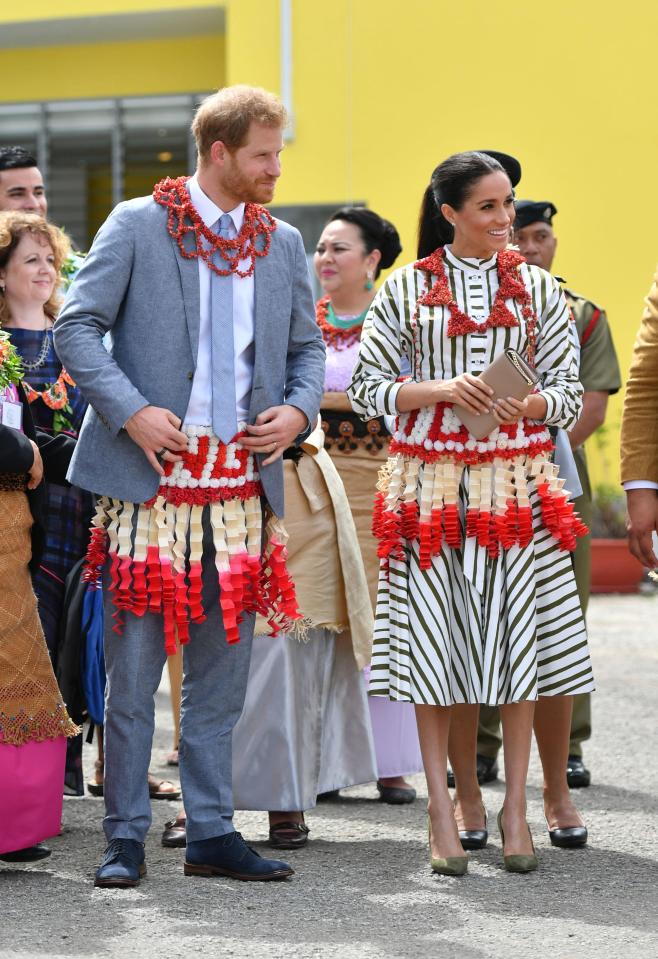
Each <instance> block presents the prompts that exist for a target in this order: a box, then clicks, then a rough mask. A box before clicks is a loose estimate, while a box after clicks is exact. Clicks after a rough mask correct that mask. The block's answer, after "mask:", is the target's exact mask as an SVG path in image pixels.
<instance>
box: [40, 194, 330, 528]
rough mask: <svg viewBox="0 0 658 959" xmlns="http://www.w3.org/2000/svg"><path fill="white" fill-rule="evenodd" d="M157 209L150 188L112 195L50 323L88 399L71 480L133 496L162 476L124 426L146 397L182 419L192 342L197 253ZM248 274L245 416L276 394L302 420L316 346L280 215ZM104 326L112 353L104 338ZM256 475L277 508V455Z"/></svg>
mask: <svg viewBox="0 0 658 959" xmlns="http://www.w3.org/2000/svg"><path fill="white" fill-rule="evenodd" d="M166 220H167V212H166V210H165V209H164V208H163V207H161V206H159V205H158V204H156V203H155V201H154V200H153V199H152V197H142V198H140V199H137V200H130V201H128V202H125V203H120V204H119V205H118V206H117V207H116V209H115V210H114V211H113V212H112V213H111V215H110V216H109V217H108V219H107V220H106V222H105V223H104V224H103V226H102V227H101V229H100V230H99V232H98V234H97V236H96V239H95V240H94V243H93V246H92V248H91V251H90V253H89V255H88V256H87V258H86V260H85V262H84V265H83V266H82V267H81V269H80V270H79V272H78V274H77V275H76V278H75V280H74V282H73V284H72V285H71V287H70V289H69V292H68V295H67V297H66V301H65V303H64V307H63V309H62V312H61V315H60V317H59V319H58V320H57V323H56V324H55V334H54V335H55V348H56V350H57V353H58V354H59V357H60V359H61V361H62V363H63V365H64V367H65V368H66V369H67V371H68V372H69V373H70V375H71V376H72V377H73V379H74V380H75V381H76V383H77V385H78V386H79V388H80V389H81V391H82V393H83V395H84V396H85V398H86V399H87V400H88V402H89V404H90V407H89V409H88V411H87V415H86V416H85V420H84V423H83V425H82V430H81V433H80V438H79V440H78V444H77V448H76V451H75V454H74V457H73V460H72V462H71V468H70V471H69V479H70V480H71V482H72V483H75V484H76V485H77V486H81V487H82V488H83V489H88V490H91V491H92V492H94V493H99V494H103V495H105V496H112V497H115V498H117V499H122V500H128V501H131V502H136V503H141V502H144V501H145V500H148V499H150V498H151V497H152V496H153V495H154V494H155V493H156V491H157V488H158V483H159V477H158V475H157V474H156V472H155V471H154V470H153V469H152V467H151V466H150V464H149V462H148V460H147V459H146V457H145V455H144V453H143V452H142V450H141V449H140V448H139V447H138V446H137V445H136V444H135V443H133V441H132V440H131V439H130V437H129V436H128V434H127V433H126V431H125V430H124V429H123V426H124V424H125V423H126V422H127V420H128V419H130V417H131V416H132V415H133V413H136V412H137V410H139V409H141V408H142V407H144V406H146V405H147V404H151V405H153V406H161V407H165V408H167V409H170V410H172V412H174V413H175V414H176V415H177V416H179V417H180V418H181V420H182V419H183V418H184V416H185V413H186V411H187V406H188V402H189V398H190V392H191V389H192V379H193V376H194V369H195V364H196V356H197V352H198V346H199V322H200V313H199V267H198V261H197V259H196V258H193V259H186V258H185V257H183V256H182V255H181V253H180V250H179V249H178V245H177V243H176V241H175V240H173V239H172V238H171V236H170V235H169V233H168V232H167V228H166ZM189 239H192V238H190V237H188V240H189ZM190 245H191V244H190ZM254 280H255V286H254V289H255V306H254V340H255V342H254V347H255V356H254V375H253V388H252V394H251V406H250V410H249V422H250V423H253V422H254V420H255V418H256V416H257V415H258V414H259V413H260V412H262V411H263V410H265V409H267V408H268V407H270V406H278V405H280V404H282V403H284V402H285V403H290V404H292V405H294V406H297V407H299V409H300V410H302V411H303V412H304V413H305V414H306V416H307V417H308V421H309V424H310V426H309V429H310V428H312V427H314V426H315V423H316V419H317V415H318V411H319V407H320V401H321V397H322V391H323V384H324V359H325V350H324V343H323V340H322V336H321V333H320V331H319V329H318V327H317V324H316V322H315V311H314V305H313V296H312V293H311V287H310V283H309V276H308V266H307V263H306V257H305V254H304V247H303V244H302V239H301V236H300V234H299V232H298V231H297V230H295V229H294V228H293V227H291V226H290V225H289V224H287V223H283V222H281V221H280V220H278V221H277V229H276V231H275V232H274V233H273V234H272V242H271V247H270V252H269V254H268V255H267V256H266V257H259V258H258V259H257V260H256V267H255V273H254ZM108 332H110V333H111V339H112V346H111V349H110V351H109V352H108V350H106V349H105V346H104V345H103V337H104V336H105V334H106V333H108ZM303 435H305V434H302V436H303ZM300 438H301V437H300ZM265 458H266V457H265ZM260 459H261V460H262V459H263V457H260ZM261 480H262V483H263V487H264V490H265V495H266V498H267V500H268V502H269V504H270V506H271V507H272V509H273V510H274V512H275V513H276V514H277V515H279V516H282V515H283V469H282V464H281V460H280V459H279V460H277V461H276V462H275V463H273V464H271V465H270V466H267V467H262V466H261Z"/></svg>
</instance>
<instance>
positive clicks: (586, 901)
mask: <svg viewBox="0 0 658 959" xmlns="http://www.w3.org/2000/svg"><path fill="white" fill-rule="evenodd" d="M589 628H590V637H591V644H592V650H593V657H594V666H595V672H596V677H597V683H598V692H597V693H596V694H595V707H594V708H595V714H594V721H595V735H594V739H593V741H592V742H591V744H589V745H588V746H587V750H586V759H587V762H588V765H589V766H590V768H591V769H592V773H593V785H592V787H590V788H589V789H586V790H581V791H580V792H579V793H577V798H578V801H579V804H580V808H581V809H582V812H583V814H584V816H585V819H586V821H587V824H588V826H589V830H590V845H589V846H588V847H587V849H585V850H582V851H567V850H558V849H553V848H552V847H551V846H550V844H549V842H548V836H547V834H546V827H545V823H544V821H543V817H542V807H541V790H540V785H541V780H540V775H539V764H538V761H537V757H536V754H535V755H533V759H532V764H531V775H530V788H529V800H530V807H529V820H530V824H531V828H532V831H533V834H534V837H535V844H536V846H537V850H538V854H539V857H540V868H539V871H538V872H537V873H535V874H531V875H527V876H514V875H509V874H507V873H505V872H504V871H503V869H502V861H501V850H500V840H499V836H498V834H497V831H496V827H495V813H496V812H497V810H498V808H499V806H500V803H501V797H502V785H501V784H500V783H497V784H493V785H491V786H487V787H485V801H486V804H487V807H488V809H489V818H490V826H491V841H490V844H489V846H488V848H487V849H486V850H484V851H482V852H480V853H473V854H472V858H471V863H470V866H469V874H468V876H466V877H465V878H463V879H447V878H439V877H436V876H433V875H432V873H431V872H430V868H429V862H428V852H427V842H426V826H425V815H424V802H423V801H422V799H419V800H418V801H417V802H416V803H415V804H414V805H413V806H411V807H409V806H405V807H391V806H384V805H382V804H381V803H379V802H377V801H376V792H375V789H374V785H368V786H362V787H355V788H353V789H350V790H346V791H345V794H344V798H343V800H342V801H341V802H340V803H332V804H323V805H321V806H319V807H318V808H317V809H316V810H313V811H312V812H311V813H309V815H308V816H307V822H308V823H309V825H310V826H311V830H312V832H311V841H310V842H309V844H308V846H307V847H306V849H304V850H300V851H298V852H293V853H290V854H289V856H288V858H289V861H290V862H291V863H292V864H293V865H294V868H295V869H296V871H297V872H296V875H295V876H294V878H293V879H292V880H290V881H288V882H286V883H269V884H262V885H261V884H256V883H254V884H250V883H238V882H234V881H231V880H223V879H213V880H206V879H198V878H184V877H183V873H182V861H183V853H182V851H177V850H166V849H164V848H162V846H161V845H160V832H161V830H162V826H163V824H164V822H165V820H166V819H167V818H170V817H172V816H173V814H174V812H175V810H176V804H174V803H169V802H154V803H153V817H154V822H153V829H152V832H151V834H150V837H149V840H148V843H147V862H148V869H149V875H148V878H147V879H146V880H145V881H144V882H143V883H142V884H141V886H140V887H139V889H137V890H134V891H122V890H96V889H94V888H93V885H92V878H93V871H94V868H95V865H96V863H97V861H98V858H99V856H100V853H101V851H102V848H103V845H104V843H103V838H102V834H101V831H100V819H101V816H102V801H101V800H95V799H92V798H85V799H67V800H66V801H65V809H64V831H63V834H62V835H61V836H60V837H58V838H56V839H54V840H52V842H51V843H50V845H51V846H52V848H53V855H52V857H51V858H50V859H49V860H47V861H45V862H44V863H43V864H42V865H35V866H30V867H10V866H9V865H7V864H0V957H2V959H8V957H12V959H18V957H34V959H46V957H60V956H62V957H64V956H67V957H68V956H71V957H79V959H133V957H135V959H138V957H139V959H151V957H154V959H155V957H157V959H177V957H187V956H196V955H205V956H212V957H215V956H217V957H224V956H235V957H248V959H261V957H267V959H284V957H286V959H287V957H291V959H311V957H322V959H324V957H326V959H334V957H336V959H337V957H341V959H352V957H359V959H381V957H429V959H434V957H437V959H443V957H451V959H453V957H459V959H503V957H504V959H517V957H518V959H521V957H524V959H525V957H528V956H532V957H533V959H544V957H546V959H549V957H550V959H583V957H584V959H590V957H591V959H636V957H637V959H640V957H641V959H653V957H654V956H658V815H657V813H658V799H657V795H658V764H657V763H656V746H655V730H656V690H657V688H658V597H656V596H655V595H652V596H637V597H635V596H634V597H628V596H615V597H595V598H594V599H593V600H592V603H591V607H590V616H589ZM158 727H159V728H158V736H157V742H156V747H155V750H154V762H153V767H154V768H155V769H156V770H157V771H159V772H160V773H161V774H162V775H163V777H165V776H169V775H170V774H171V772H172V770H169V769H167V767H165V766H164V757H165V754H166V752H167V750H168V749H169V747H170V738H171V733H170V729H171V719H170V712H169V703H168V696H167V694H166V690H165V689H164V688H163V689H162V690H161V691H160V693H159V694H158ZM85 752H86V768H87V769H90V768H91V763H92V761H93V751H91V750H90V747H85ZM415 785H416V786H417V788H418V790H419V794H420V795H421V796H426V791H425V787H424V781H423V779H422V777H421V776H418V777H416V782H415ZM236 827H237V828H238V829H240V830H241V831H242V832H243V833H244V835H245V836H246V837H247V838H248V840H249V841H254V840H255V845H256V846H257V848H260V849H261V851H263V852H265V851H266V849H267V847H266V846H264V840H265V838H266V834H267V817H266V815H265V814H260V813H254V812H249V813H243V812H239V813H237V815H236ZM261 843H263V845H262V846H261Z"/></svg>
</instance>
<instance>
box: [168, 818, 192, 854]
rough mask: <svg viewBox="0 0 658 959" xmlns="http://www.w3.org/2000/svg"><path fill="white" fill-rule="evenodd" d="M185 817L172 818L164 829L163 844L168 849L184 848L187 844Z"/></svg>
mask: <svg viewBox="0 0 658 959" xmlns="http://www.w3.org/2000/svg"><path fill="white" fill-rule="evenodd" d="M185 825H186V820H185V819H170V820H169V821H168V822H166V823H165V827H164V829H163V831H162V845H163V846H167V848H168V849H184V848H185V846H186V845H187V836H186V833H185Z"/></svg>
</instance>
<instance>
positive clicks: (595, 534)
mask: <svg viewBox="0 0 658 959" xmlns="http://www.w3.org/2000/svg"><path fill="white" fill-rule="evenodd" d="M591 532H592V581H591V590H592V592H593V593H636V592H637V590H638V587H639V585H640V582H641V580H642V576H643V573H644V570H643V567H642V564H641V563H639V562H638V560H636V559H635V557H634V556H631V554H630V552H629V550H628V543H627V540H626V497H625V495H624V493H623V491H621V490H620V489H619V487H618V486H612V485H610V484H608V483H601V484H599V485H598V486H596V487H595V488H594V495H593V498H592V523H591Z"/></svg>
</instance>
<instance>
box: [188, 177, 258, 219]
mask: <svg viewBox="0 0 658 959" xmlns="http://www.w3.org/2000/svg"><path fill="white" fill-rule="evenodd" d="M187 189H188V190H189V193H190V199H191V200H192V203H193V204H194V206H195V207H196V211H197V213H198V214H199V216H200V217H201V219H202V220H203V222H204V223H205V225H206V226H213V225H214V224H215V223H217V220H219V218H220V216H223V215H224V213H225V212H226V211H225V210H221V209H220V208H219V207H218V206H217V204H216V203H213V201H212V200H211V199H210V197H209V196H207V195H206V194H205V193H204V192H203V190H202V189H201V187H200V186H199V181H198V180H197V178H196V174H194V176H193V177H191V178H190V179H189V180H188V181H187ZM228 214H229V216H230V217H231V219H232V220H233V225H234V226H235V229H236V232H237V233H239V232H240V230H241V229H242V224H243V223H244V203H240V204H238V206H236V207H235V209H234V210H228Z"/></svg>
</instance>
